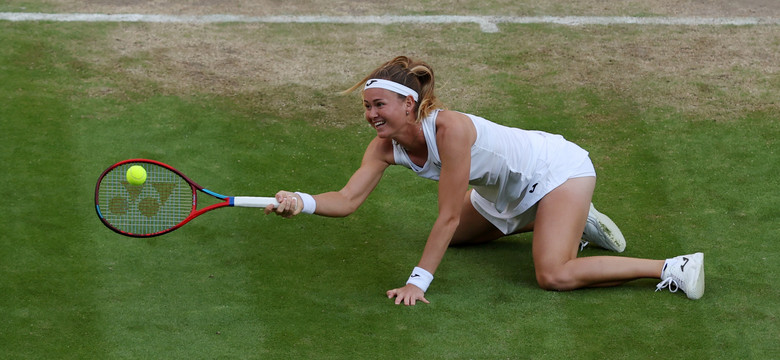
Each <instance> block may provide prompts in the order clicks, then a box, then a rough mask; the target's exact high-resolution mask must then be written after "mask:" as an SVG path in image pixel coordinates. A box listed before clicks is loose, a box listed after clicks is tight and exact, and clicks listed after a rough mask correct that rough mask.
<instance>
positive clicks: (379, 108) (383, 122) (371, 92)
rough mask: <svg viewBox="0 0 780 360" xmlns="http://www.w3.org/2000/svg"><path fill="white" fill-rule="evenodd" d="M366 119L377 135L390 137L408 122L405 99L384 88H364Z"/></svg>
mask: <svg viewBox="0 0 780 360" xmlns="http://www.w3.org/2000/svg"><path fill="white" fill-rule="evenodd" d="M363 106H364V107H365V110H366V121H368V123H369V124H370V125H371V126H372V127H373V128H374V129H376V132H377V136H379V137H382V138H384V137H392V136H393V135H394V134H396V133H398V132H399V131H400V130H401V129H403V128H404V127H405V126H406V125H407V124H408V123H407V120H406V112H407V111H408V110H407V107H408V106H407V104H406V99H404V98H402V97H400V96H398V94H396V93H394V92H392V91H390V90H385V89H379V88H376V89H366V90H365V91H364V92H363Z"/></svg>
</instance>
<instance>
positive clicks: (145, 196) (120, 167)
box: [95, 159, 279, 237]
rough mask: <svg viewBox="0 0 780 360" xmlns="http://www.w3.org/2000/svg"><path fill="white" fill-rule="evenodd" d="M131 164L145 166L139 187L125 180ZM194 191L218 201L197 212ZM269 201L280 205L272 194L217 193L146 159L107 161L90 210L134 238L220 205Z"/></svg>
mask: <svg viewBox="0 0 780 360" xmlns="http://www.w3.org/2000/svg"><path fill="white" fill-rule="evenodd" d="M133 165H140V166H142V167H143V168H144V169H145V170H146V174H147V175H146V181H145V182H144V183H143V184H141V185H132V184H130V183H129V182H128V181H127V175H126V174H127V169H128V168H130V167H131V166H133ZM199 194H207V195H210V196H212V197H215V198H217V199H219V200H223V201H222V202H219V203H216V204H213V205H209V206H206V207H204V208H202V209H199V210H198V209H197V206H198V195H199ZM201 196H202V195H201ZM271 204H273V205H274V206H277V205H279V203H278V202H277V201H276V199H274V198H272V197H251V196H225V195H220V194H217V193H215V192H213V191H211V190H207V189H205V188H203V187H202V186H200V185H198V184H197V183H195V182H194V181H192V180H191V179H190V178H188V177H187V176H185V175H184V174H182V173H181V172H180V171H179V170H176V169H174V168H173V167H171V166H169V165H166V164H163V163H161V162H158V161H154V160H146V159H132V160H124V161H120V162H118V163H116V164H114V165H111V167H109V168H108V169H106V171H103V174H101V175H100V178H98V181H97V186H95V210H97V215H98V217H99V218H100V220H101V221H103V224H105V225H106V226H107V227H108V228H109V229H111V230H114V231H116V232H117V233H119V234H122V235H126V236H133V237H152V236H158V235H162V234H166V233H169V232H171V231H173V230H176V229H178V228H180V227H182V226H183V225H184V224H186V223H188V222H190V221H191V220H192V219H194V218H196V217H198V216H200V215H203V214H204V213H206V212H209V211H211V210H214V209H218V208H221V207H226V206H238V207H256V208H264V207H266V206H268V205H271Z"/></svg>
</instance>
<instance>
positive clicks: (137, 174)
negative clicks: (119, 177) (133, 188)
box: [127, 165, 146, 185]
mask: <svg viewBox="0 0 780 360" xmlns="http://www.w3.org/2000/svg"><path fill="white" fill-rule="evenodd" d="M145 181H146V170H145V169H144V168H143V166H141V165H133V166H131V167H130V168H129V169H127V182H129V183H130V184H132V185H143V184H144V182H145Z"/></svg>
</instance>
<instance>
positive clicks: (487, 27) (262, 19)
mask: <svg viewBox="0 0 780 360" xmlns="http://www.w3.org/2000/svg"><path fill="white" fill-rule="evenodd" d="M0 20H8V21H80V22H148V23H194V24H198V23H231V22H239V23H329V24H380V25H388V24H453V23H474V24H478V25H479V27H480V29H481V30H482V31H484V32H498V31H499V29H498V25H499V24H558V25H567V26H577V25H624V24H636V25H688V26H699V25H711V26H723V25H734V26H745V25H780V18H770V17H631V16H467V15H430V16H426V15H419V16H418V15H408V16H394V15H386V16H324V15H323V16H319V15H300V16H296V15H278V16H246V15H155V14H80V13H70V14H47V13H22V12H0Z"/></svg>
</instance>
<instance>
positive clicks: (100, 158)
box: [0, 22, 780, 359]
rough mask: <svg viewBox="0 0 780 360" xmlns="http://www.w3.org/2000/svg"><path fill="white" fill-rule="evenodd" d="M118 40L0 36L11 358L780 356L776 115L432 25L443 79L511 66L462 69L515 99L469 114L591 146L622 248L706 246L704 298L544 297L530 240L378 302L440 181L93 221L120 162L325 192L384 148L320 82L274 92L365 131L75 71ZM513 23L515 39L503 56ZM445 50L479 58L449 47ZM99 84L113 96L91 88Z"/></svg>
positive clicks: (28, 32) (488, 251) (241, 190)
mask: <svg viewBox="0 0 780 360" xmlns="http://www.w3.org/2000/svg"><path fill="white" fill-rule="evenodd" d="M119 26H135V25H117V24H53V23H8V22H0V43H2V44H3V46H1V47H0V144H1V145H0V148H1V149H2V151H0V154H1V155H0V156H2V163H3V166H4V169H3V171H2V172H0V183H2V184H3V186H2V190H1V191H2V195H3V199H4V206H3V209H4V214H3V216H2V217H0V227H2V229H4V235H3V236H2V240H0V274H1V275H2V278H1V280H0V294H2V295H0V320H2V321H0V323H2V324H3V326H2V327H0V343H1V344H2V346H0V357H2V358H16V359H24V358H30V359H32V358H74V359H76V358H78V359H84V358H95V359H106V358H120V359H121V358H127V359H137V358H187V359H191V358H203V359H215V358H324V359H344V358H397V357H409V358H441V359H451V358H463V359H469V358H603V357H605V356H606V357H610V358H626V359H634V358H658V357H667V356H675V357H676V356H679V357H681V358H687V359H711V358H722V359H733V358H755V359H765V358H772V357H776V356H777V354H778V353H779V352H780V348H779V347H778V345H777V335H778V334H779V333H780V327H779V326H778V321H777V316H778V301H777V299H778V298H780V293H779V291H778V289H779V288H780V283H778V280H777V277H778V264H780V258H778V254H779V253H780V245H778V242H777V241H776V240H777V239H776V237H777V236H776V234H777V231H778V230H780V229H778V225H777V224H778V222H777V219H778V215H780V213H778V210H777V204H778V203H780V198H779V197H780V195H778V191H777V190H778V188H779V187H778V185H780V184H778V181H779V180H778V177H777V174H778V173H780V161H778V156H777V153H776V151H777V148H778V140H777V139H778V138H780V125H779V124H780V123H779V122H778V120H777V118H776V113H774V112H771V111H763V110H756V111H749V109H748V111H742V112H739V116H738V117H737V118H734V119H731V121H710V120H708V119H707V118H704V117H697V116H696V115H695V114H694V115H690V114H686V113H681V112H678V111H674V109H669V108H664V107H647V106H645V105H642V104H637V103H636V102H634V101H633V100H632V98H630V97H628V96H626V95H625V94H624V93H621V92H617V91H614V90H613V89H605V88H595V89H594V88H589V87H587V86H583V87H580V88H574V89H563V90H562V89H559V88H557V87H556V86H553V85H545V84H544V83H543V82H542V83H541V84H542V85H541V86H540V85H539V84H536V83H533V84H532V83H527V82H524V80H523V77H522V76H521V75H518V74H517V73H516V70H517V69H516V68H515V65H514V64H515V63H522V62H523V60H524V58H523V57H522V56H527V57H534V56H536V55H535V54H534V53H533V52H532V51H529V52H528V53H526V55H523V54H522V51H520V53H521V54H519V55H518V54H517V53H516V50H517V49H512V48H511V47H503V46H500V45H501V41H499V40H500V38H497V37H496V36H494V35H485V34H481V33H479V32H478V29H476V28H474V27H471V28H469V27H452V28H448V29H444V30H440V31H438V32H437V31H435V30H434V31H432V35H431V39H433V40H430V41H431V43H430V44H428V45H430V46H431V47H433V48H434V50H431V53H432V54H433V53H438V55H432V54H431V55H429V57H430V60H429V61H430V62H431V63H433V64H435V65H438V64H441V67H442V68H444V69H445V71H442V73H447V70H452V71H456V70H455V69H452V68H450V65H448V64H452V63H463V62H466V63H469V62H473V63H475V64H480V63H486V64H488V66H491V67H492V68H493V69H498V70H499V71H498V73H496V74H492V75H489V76H484V75H483V74H481V73H479V72H478V71H473V72H470V71H467V70H461V71H460V72H459V73H458V76H462V77H463V80H462V81H463V83H466V84H470V85H471V86H475V87H478V89H479V90H480V91H482V92H484V93H486V94H493V95H495V96H496V97H498V98H500V103H503V104H505V106H501V107H497V106H495V102H491V101H484V102H479V103H477V104H474V105H469V104H462V107H460V109H462V110H465V111H471V112H475V113H478V114H480V115H483V116H485V117H487V118H489V119H492V120H494V121H497V122H501V123H504V124H507V125H513V126H520V127H524V128H535V129H542V130H548V131H553V132H557V133H561V134H564V135H565V136H566V137H567V138H569V139H572V140H574V141H576V142H577V143H579V144H581V145H582V146H583V147H585V148H586V149H588V150H589V151H590V152H591V156H592V158H593V159H594V162H595V163H596V166H597V171H598V172H599V184H598V186H597V191H596V195H595V202H596V203H597V204H598V206H599V208H600V209H601V210H603V211H604V212H606V213H608V214H610V215H611V216H612V217H613V219H615V220H616V221H617V222H618V224H620V226H621V228H622V230H623V232H624V234H625V235H626V236H627V238H628V249H627V251H626V254H625V255H627V256H638V257H654V258H663V257H667V256H674V255H679V254H682V253H688V252H693V251H704V252H705V256H706V258H705V259H706V269H707V291H706V293H705V295H704V297H703V298H702V299H701V300H699V301H689V300H687V299H686V298H685V296H684V295H682V294H680V293H678V294H668V293H666V292H664V293H653V289H654V285H655V282H654V281H649V280H647V281H636V282H633V283H630V284H627V285H625V286H622V287H616V288H609V289H598V290H581V291H574V292H566V293H555V292H546V291H543V290H541V289H539V288H538V287H537V286H536V283H535V281H534V275H533V264H532V259H531V256H530V237H529V236H527V235H520V236H514V237H510V238H507V239H503V240H500V241H497V242H495V243H492V244H489V245H485V246H479V247H469V248H454V249H451V250H449V251H448V253H447V255H446V256H445V259H444V262H443V263H442V265H441V267H440V268H439V271H438V272H437V275H436V277H437V278H436V280H435V281H434V283H433V284H432V286H431V289H430V291H429V294H428V299H429V300H431V302H432V303H431V304H430V305H421V306H416V307H411V308H406V307H399V306H394V305H392V302H391V301H390V300H388V299H386V298H385V297H384V292H385V291H386V290H387V289H390V288H394V287H397V286H400V285H402V282H403V281H404V280H405V279H406V276H407V274H408V271H410V269H411V267H413V266H414V264H415V263H416V262H417V260H418V258H419V255H420V251H421V249H422V247H423V245H424V241H425V238H426V235H427V232H428V230H429V229H430V226H431V224H432V222H433V220H434V218H435V216H436V209H435V201H436V191H435V189H436V186H435V183H433V182H428V181H424V180H421V179H418V178H416V177H414V176H413V175H412V174H411V173H410V172H408V171H405V170H403V169H398V168H392V169H390V170H389V171H388V172H387V174H386V175H385V178H384V179H383V182H382V183H381V184H380V185H379V187H378V188H377V190H376V191H375V192H374V193H373V194H372V195H371V197H370V198H369V201H368V202H367V203H366V204H365V205H364V206H363V207H362V208H361V209H360V210H359V211H358V212H357V213H355V214H353V215H352V216H350V217H347V218H343V219H328V218H319V217H308V216H301V217H299V218H297V219H294V220H285V219H281V218H278V217H264V216H262V215H261V214H260V213H259V212H257V211H254V210H251V209H228V210H220V211H217V212H213V213H210V214H208V215H206V216H204V217H202V218H199V219H197V220H195V221H194V222H193V223H191V224H189V225H187V226H186V227H184V228H182V229H180V230H177V231H175V232H174V233H172V234H170V235H166V236H164V237H159V238H154V239H149V240H140V239H131V238H124V237H120V236H118V235H116V234H114V233H113V232H111V231H109V230H108V229H106V228H104V227H103V226H102V225H101V224H100V222H99V221H98V219H97V218H96V216H95V214H94V212H95V211H94V208H93V204H92V197H93V191H94V181H95V180H96V178H97V176H98V175H99V174H100V172H101V171H102V170H103V169H104V168H105V167H107V166H108V165H110V164H112V163H114V162H116V161H118V160H122V159H125V158H132V157H148V158H154V159H158V160H161V161H163V162H166V163H169V164H172V165H173V166H175V167H177V168H179V169H180V170H182V171H183V172H185V173H187V174H189V175H191V176H192V177H193V178H194V179H195V180H196V181H198V182H199V183H201V184H203V185H206V186H208V187H209V188H211V189H213V190H215V191H219V192H229V193H235V194H246V195H267V194H271V193H273V192H275V191H276V190H278V189H282V188H284V189H289V190H304V191H308V192H313V193H316V192H320V191H327V190H332V189H338V188H339V187H340V186H342V185H343V183H344V182H345V181H346V180H347V179H348V178H349V176H350V175H351V172H352V171H354V169H355V168H356V167H357V166H358V165H359V162H360V158H361V155H362V149H363V148H364V146H365V145H366V144H367V142H368V141H369V140H370V139H371V136H372V134H371V130H370V129H368V128H367V127H366V126H365V125H364V124H363V123H362V119H361V112H360V109H359V105H358V103H357V102H356V101H355V99H353V98H349V97H347V98H343V97H338V96H336V95H329V94H330V92H327V91H322V90H320V89H306V88H305V87H303V88H301V85H296V86H297V87H296V86H290V88H291V89H290V90H289V93H282V94H281V96H286V95H295V96H299V97H297V98H295V100H296V101H297V102H299V103H304V104H305V103H328V104H330V103H333V104H336V105H335V106H336V109H335V110H332V111H340V112H343V113H344V114H345V116H346V117H351V118H354V122H351V121H345V122H344V123H343V125H341V126H326V125H324V124H322V123H318V122H316V121H311V120H310V119H311V118H312V117H315V116H319V115H324V114H323V112H322V111H320V110H305V111H304V110H300V111H298V110H296V112H293V113H290V112H287V111H285V110H284V109H276V108H270V107H265V106H264V102H263V101H252V99H253V95H257V96H263V97H264V96H267V94H269V93H273V92H275V91H280V90H282V91H283V89H280V88H275V87H270V86H269V88H266V89H261V90H259V91H258V93H255V94H239V95H237V96H227V95H219V94H208V93H194V94H193V93H191V92H181V93H177V92H176V91H170V90H163V89H162V88H161V87H159V84H157V83H155V82H154V81H149V80H138V79H133V78H131V77H130V76H129V75H128V74H127V73H126V72H121V71H118V70H117V71H114V70H112V69H111V68H110V67H106V66H104V65H101V64H94V63H90V62H87V61H85V60H84V57H83V56H82V55H83V53H84V52H90V51H95V50H94V49H93V48H92V47H89V46H88V42H90V41H93V40H91V39H92V37H93V36H96V35H95V34H103V33H107V32H109V31H111V30H113V29H116V28H117V27H119ZM139 26H140V25H139ZM306 26H307V25H300V26H299V27H295V28H304V29H305V28H306ZM280 27H282V28H286V27H292V26H290V25H280ZM220 28H221V29H222V31H230V28H231V26H222V27H220ZM272 28H273V27H272ZM537 28H538V30H539V31H540V33H543V32H551V33H556V34H558V33H562V34H563V35H566V33H567V32H572V34H571V36H581V35H575V34H574V33H575V32H576V31H577V30H576V29H557V28H555V27H551V28H552V29H553V30H551V28H550V27H536V26H531V27H518V29H519V30H518V31H520V32H524V31H528V32H531V33H533V32H534V31H535V30H534V29H537ZM339 29H340V30H342V31H347V32H358V33H359V32H360V31H361V29H363V28H361V27H347V26H342V27H339ZM413 30H414V29H410V30H403V29H395V30H388V32H389V33H390V34H391V35H393V36H394V37H395V36H398V35H404V34H406V35H409V34H411V33H413ZM270 31H273V30H270ZM449 31H451V32H454V33H455V34H449V33H448V32H449ZM512 31H513V30H511V29H510V30H509V33H507V34H504V35H503V36H506V37H507V38H509V39H510V40H512V41H514V40H515V38H514V37H515V36H519V35H515V34H514V33H513V32H512ZM284 36H289V34H285V35H284ZM453 36H454V37H457V38H458V39H460V40H461V41H463V42H464V43H463V44H461V45H459V46H462V47H464V48H469V47H471V46H478V47H480V50H481V51H475V52H474V53H464V52H463V51H460V50H459V48H448V47H447V46H448V45H445V44H448V43H451V42H452V40H453V39H452V37H453ZM489 36H493V37H489ZM380 38H381V36H380ZM436 39H439V40H436ZM628 40H630V37H629V38H628ZM307 41H313V40H307ZM314 42H315V44H314V45H306V44H304V43H305V42H304V41H302V42H301V44H296V45H295V46H301V47H305V46H312V47H316V46H317V45H316V41H314ZM291 46H293V45H291ZM437 46H438V47H440V48H436V47H437ZM488 51H490V52H489V53H488ZM464 54H465V55H464ZM488 54H490V55H488ZM464 56H465V57H467V59H465V60H464V59H463V57H464ZM518 56H520V57H518ZM385 57H387V56H384V55H383V54H377V55H376V59H375V60H374V61H373V62H374V63H378V62H380V61H383V60H384V58H385ZM146 60H148V59H141V60H138V59H132V58H127V59H124V60H123V61H125V64H126V65H128V66H130V65H133V66H135V65H138V64H140V65H142V66H143V65H144V64H145V63H146ZM293 61H294V60H293ZM452 67H455V66H452ZM361 71H362V70H361ZM560 71H562V72H563V71H566V69H561V70H560ZM362 76H363V74H362V73H360V72H359V71H358V72H356V73H355V74H352V75H351V78H354V79H358V78H360V77H362ZM445 76H446V75H445ZM351 78H350V79H347V80H349V81H347V82H350V81H352V79H351ZM540 81H541V80H540ZM770 83H771V82H770ZM339 86H341V85H339ZM767 86H769V85H768V84H767ZM96 87H105V88H109V89H119V90H122V91H118V92H116V93H113V94H114V95H106V96H100V95H95V94H94V92H93V91H92V90H94V88H96ZM306 90H309V91H308V95H307V91H306ZM328 90H329V89H328ZM713 96H717V97H728V96H729V94H728V93H720V92H716V94H715V95H713ZM456 104H457V103H456ZM457 105H461V104H457ZM352 107H355V108H352ZM294 108H295V109H298V108H297V107H294ZM598 254H603V252H602V251H599V250H596V249H586V250H585V252H584V253H583V256H589V255H598Z"/></svg>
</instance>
